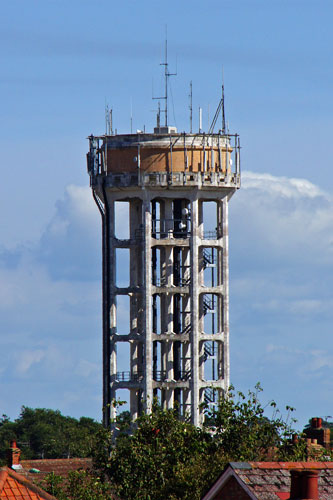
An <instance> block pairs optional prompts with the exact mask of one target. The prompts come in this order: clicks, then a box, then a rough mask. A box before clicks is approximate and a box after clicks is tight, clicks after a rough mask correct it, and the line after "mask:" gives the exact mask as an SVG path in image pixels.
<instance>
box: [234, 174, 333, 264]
mask: <svg viewBox="0 0 333 500" xmlns="http://www.w3.org/2000/svg"><path fill="white" fill-rule="evenodd" d="M242 183H243V184H242V189H241V190H240V191H239V192H238V193H237V194H236V195H235V197H234V199H233V200H232V202H231V208H230V211H231V224H230V232H231V234H232V236H233V238H236V241H237V251H238V252H242V250H243V258H245V259H246V254H248V255H249V256H251V258H253V252H254V251H255V252H258V251H259V252H260V254H261V255H262V256H263V257H265V258H266V257H267V258H272V257H273V256H274V257H276V258H277V259H281V257H282V258H284V259H288V261H289V262H293V263H295V261H302V263H304V262H311V263H313V262H317V263H324V262H325V265H326V264H330V265H331V264H332V257H333V210H332V208H333V198H332V196H331V195H329V194H328V193H325V192H324V191H322V190H321V189H319V188H318V187H317V186H315V185H314V184H312V183H310V182H309V181H307V180H306V179H293V178H286V177H274V176H272V175H269V174H255V173H253V172H245V173H244V174H243V181H242ZM241 241H242V243H241ZM259 242H260V244H259ZM245 250H246V251H245ZM263 264H264V263H263Z"/></svg>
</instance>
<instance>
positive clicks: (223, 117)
mask: <svg viewBox="0 0 333 500" xmlns="http://www.w3.org/2000/svg"><path fill="white" fill-rule="evenodd" d="M221 100H222V134H225V111H224V68H223V66H222V98H221Z"/></svg>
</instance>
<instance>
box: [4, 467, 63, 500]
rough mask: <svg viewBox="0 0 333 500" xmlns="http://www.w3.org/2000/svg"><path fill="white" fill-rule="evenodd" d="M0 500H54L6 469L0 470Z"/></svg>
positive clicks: (23, 478) (26, 480)
mask: <svg viewBox="0 0 333 500" xmlns="http://www.w3.org/2000/svg"><path fill="white" fill-rule="evenodd" d="M0 499H1V500H56V499H55V497H53V496H51V495H49V494H48V493H46V491H43V490H42V489H41V488H38V487H37V486H35V485H34V484H32V483H31V482H30V481H29V480H28V479H26V478H25V477H23V476H21V475H20V474H17V473H16V472H14V471H13V470H12V469H9V468H8V467H3V468H1V469H0Z"/></svg>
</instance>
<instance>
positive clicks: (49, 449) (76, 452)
mask: <svg viewBox="0 0 333 500" xmlns="http://www.w3.org/2000/svg"><path fill="white" fill-rule="evenodd" d="M5 417H6V416H5ZM100 428H101V424H98V423H97V422H95V421H94V420H93V419H90V418H87V417H81V418H80V420H77V419H75V418H72V417H65V416H63V415H62V414H61V413H60V411H55V410H49V409H45V408H36V409H32V408H28V407H25V406H23V407H22V410H21V414H20V416H19V418H17V419H16V420H15V422H10V421H9V419H8V417H6V418H4V417H3V418H2V420H1V421H0V458H2V459H4V458H5V453H6V449H7V448H8V447H9V443H10V441H11V440H13V439H15V440H16V441H17V444H18V446H19V447H20V448H21V451H22V458H25V459H33V458H62V457H87V456H90V455H91V450H92V447H93V443H94V437H95V435H96V433H97V431H98V430H99V429H100Z"/></svg>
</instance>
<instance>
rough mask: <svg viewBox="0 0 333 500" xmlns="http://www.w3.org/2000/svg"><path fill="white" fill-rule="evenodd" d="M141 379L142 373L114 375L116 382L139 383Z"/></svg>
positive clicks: (118, 373) (119, 373) (126, 372)
mask: <svg viewBox="0 0 333 500" xmlns="http://www.w3.org/2000/svg"><path fill="white" fill-rule="evenodd" d="M142 379H143V373H142V372H134V373H131V372H130V371H124V372H117V373H116V380H117V381H118V382H140V381H141V380H142Z"/></svg>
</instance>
